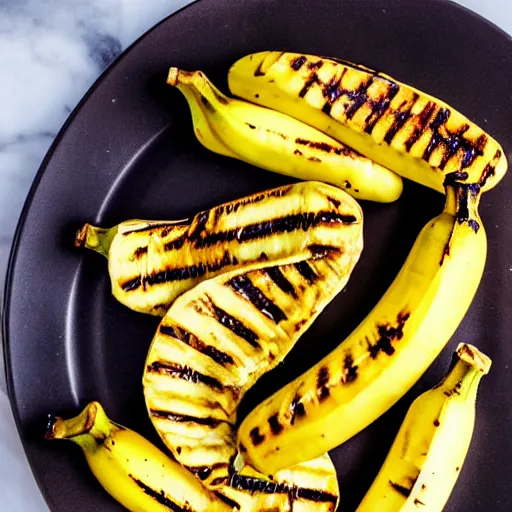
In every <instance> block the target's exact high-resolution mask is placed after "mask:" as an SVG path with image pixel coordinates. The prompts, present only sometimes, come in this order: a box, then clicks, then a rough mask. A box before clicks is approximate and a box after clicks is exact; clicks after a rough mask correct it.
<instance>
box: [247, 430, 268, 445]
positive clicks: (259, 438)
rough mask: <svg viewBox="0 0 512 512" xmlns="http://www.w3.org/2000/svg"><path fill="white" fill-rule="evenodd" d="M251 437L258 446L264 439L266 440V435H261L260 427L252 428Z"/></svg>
mask: <svg viewBox="0 0 512 512" xmlns="http://www.w3.org/2000/svg"><path fill="white" fill-rule="evenodd" d="M249 437H250V438H251V442H252V444H253V445H254V446H258V445H260V444H261V443H263V441H265V436H262V435H261V433H260V429H259V428H258V427H255V428H253V429H252V430H251V432H250V433H249Z"/></svg>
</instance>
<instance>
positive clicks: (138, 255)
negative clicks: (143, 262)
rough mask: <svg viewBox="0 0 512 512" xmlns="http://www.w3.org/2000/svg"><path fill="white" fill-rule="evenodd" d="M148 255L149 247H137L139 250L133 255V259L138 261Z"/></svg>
mask: <svg viewBox="0 0 512 512" xmlns="http://www.w3.org/2000/svg"><path fill="white" fill-rule="evenodd" d="M147 253H148V246H147V245H146V246H144V247H137V249H135V252H134V253H133V257H134V258H135V259H137V260H138V259H140V258H141V257H142V256H144V255H145V254H147Z"/></svg>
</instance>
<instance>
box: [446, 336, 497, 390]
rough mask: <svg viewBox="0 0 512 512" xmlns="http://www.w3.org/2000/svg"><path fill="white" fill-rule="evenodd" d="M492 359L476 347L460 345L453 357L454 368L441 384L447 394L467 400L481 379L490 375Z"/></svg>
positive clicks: (465, 344)
mask: <svg viewBox="0 0 512 512" xmlns="http://www.w3.org/2000/svg"><path fill="white" fill-rule="evenodd" d="M490 368H491V359H490V358H489V357H487V356H486V355H485V354H483V353H482V352H480V351H479V350H478V349H477V348H476V347H474V346H472V345H469V344H467V343H459V345H458V347H457V350H456V352H455V354H454V356H453V361H452V368H451V370H450V371H449V372H448V374H447V376H446V377H445V378H444V380H443V381H442V382H441V383H440V387H441V388H443V389H445V394H447V396H449V394H453V393H455V394H457V395H461V397H462V398H465V397H466V396H467V395H468V394H469V393H471V392H472V391H474V390H475V389H476V387H477V386H478V383H479V382H480V379H481V378H482V377H483V376H484V375H487V373H489V369H490Z"/></svg>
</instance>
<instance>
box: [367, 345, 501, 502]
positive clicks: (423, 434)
mask: <svg viewBox="0 0 512 512" xmlns="http://www.w3.org/2000/svg"><path fill="white" fill-rule="evenodd" d="M490 366H491V360H490V359H489V358H488V357H487V356H486V355H485V354H482V353H481V352H480V351H479V350H478V349H477V348H476V347H473V346H471V345H467V344H465V343H461V344H459V346H458V347H457V350H456V352H455V354H454V364H453V366H452V368H451V370H450V372H449V373H448V375H447V376H446V377H445V378H444V379H443V381H442V382H440V383H439V384H438V385H437V386H435V387H434V388H433V389H431V390H430V391H427V392H426V393H423V394H422V395H421V396H419V397H418V398H417V399H416V400H415V401H414V402H413V404H412V405H411V407H410V408H409V411H408V412H407V415H406V417H405V419H404V422H403V424H402V426H401V427H400V430H399V432H398V434H397V437H396V439H395V441H394V443H393V445H392V447H391V450H390V452H389V454H388V456H387V457H386V460H385V462H384V465H383V466H382V468H381V470H380V472H379V474H378V475H377V478H376V479H375V481H374V482H373V484H372V486H371V487H370V489H369V490H368V492H367V494H366V496H365V497H364V499H363V501H362V502H361V504H360V505H359V507H358V509H357V512H374V511H375V510H378V511H379V512H398V511H400V512H406V511H412V510H423V511H425V512H441V510H443V508H444V506H445V504H446V502H447V500H448V498H449V497H450V493H451V491H452V489H453V487H454V486H455V483H456V482H457V478H458V476H459V474H460V470H461V468H462V465H463V464H464V460H465V458H466V454H467V452H468V449H469V445H470V443H471V437H472V435H473V428H474V424H475V402H476V396H477V391H478V385H479V383H480V379H481V378H482V376H483V375H486V374H487V373H488V371H489V368H490Z"/></svg>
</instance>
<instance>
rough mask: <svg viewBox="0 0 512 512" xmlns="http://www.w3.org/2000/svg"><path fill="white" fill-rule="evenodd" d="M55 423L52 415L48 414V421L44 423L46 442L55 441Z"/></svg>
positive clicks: (55, 419)
mask: <svg viewBox="0 0 512 512" xmlns="http://www.w3.org/2000/svg"><path fill="white" fill-rule="evenodd" d="M55 423H57V417H56V416H54V415H53V414H48V421H47V422H46V430H45V432H44V438H45V439H46V440H48V441H52V440H54V439H55V430H54V427H55Z"/></svg>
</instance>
